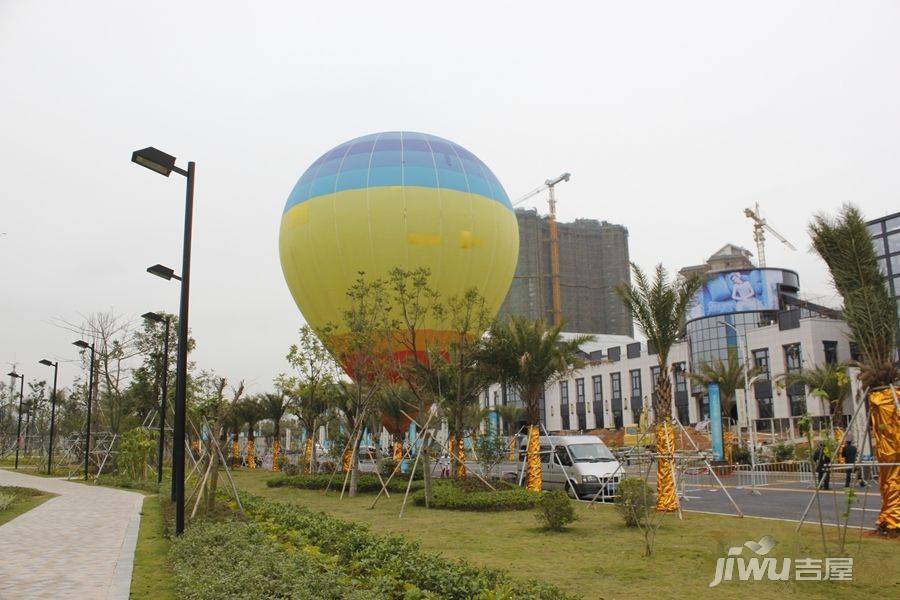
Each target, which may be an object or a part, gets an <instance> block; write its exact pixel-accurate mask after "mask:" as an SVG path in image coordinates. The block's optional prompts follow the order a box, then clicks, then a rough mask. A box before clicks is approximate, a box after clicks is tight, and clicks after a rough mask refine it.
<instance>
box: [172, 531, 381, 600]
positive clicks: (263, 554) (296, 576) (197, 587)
mask: <svg viewBox="0 0 900 600" xmlns="http://www.w3.org/2000/svg"><path fill="white" fill-rule="evenodd" d="M170 559H171V561H170V562H171V564H172V566H173V568H174V579H175V589H177V590H178V597H179V598H184V599H186V600H194V599H196V600H206V599H207V598H324V599H334V600H340V599H342V598H353V597H360V598H361V597H363V594H362V593H359V591H358V590H353V589H352V588H351V587H350V585H349V584H348V583H347V581H349V579H348V578H346V577H345V576H344V575H343V574H342V573H340V572H339V571H335V570H333V569H329V568H328V567H327V566H326V563H325V562H324V561H321V560H316V559H315V558H314V557H313V556H312V555H311V554H309V553H303V552H285V551H284V550H283V549H282V548H281V547H279V546H278V545H277V544H275V543H273V542H272V540H271V539H269V537H268V536H267V535H266V533H264V532H263V531H262V529H261V528H260V526H259V525H257V524H255V523H239V522H235V521H227V522H219V523H212V522H205V523H198V524H196V525H193V526H191V527H189V528H188V529H187V530H186V531H185V532H184V534H183V535H181V536H179V537H178V538H176V539H175V541H174V542H173V544H172V549H171V551H170ZM367 595H368V594H367Z"/></svg>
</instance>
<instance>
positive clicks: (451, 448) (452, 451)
mask: <svg viewBox="0 0 900 600" xmlns="http://www.w3.org/2000/svg"><path fill="white" fill-rule="evenodd" d="M447 454H449V455H450V470H451V471H452V470H453V467H454V465H455V464H456V461H455V460H453V457H454V456H456V436H455V435H451V436H450V437H449V438H447ZM441 476H442V477H443V474H442V475H441Z"/></svg>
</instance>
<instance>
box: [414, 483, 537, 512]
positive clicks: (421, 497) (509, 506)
mask: <svg viewBox="0 0 900 600" xmlns="http://www.w3.org/2000/svg"><path fill="white" fill-rule="evenodd" d="M433 492H434V493H433V494H432V496H433V498H432V501H431V502H430V503H429V505H428V506H429V507H430V508H437V509H444V510H471V511H478V512H492V511H504V510H529V509H532V508H534V507H535V506H537V502H538V500H539V499H540V494H538V493H535V492H530V491H528V490H526V489H524V488H520V487H513V488H504V489H498V490H497V491H495V492H493V491H490V490H487V491H466V489H464V488H463V487H460V486H458V485H456V484H453V483H439V484H437V485H435V486H434V490H433ZM413 502H414V503H415V504H416V505H417V506H425V491H424V490H422V491H419V492H416V493H415V495H413Z"/></svg>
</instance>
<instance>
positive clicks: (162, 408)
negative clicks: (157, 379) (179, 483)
mask: <svg viewBox="0 0 900 600" xmlns="http://www.w3.org/2000/svg"><path fill="white" fill-rule="evenodd" d="M141 316H142V317H144V318H145V319H147V320H148V321H150V322H151V323H165V324H166V337H165V338H164V339H163V359H162V367H161V368H162V377H161V379H162V382H161V387H162V397H161V398H160V401H159V457H158V460H157V461H156V464H157V469H156V483H157V484H162V470H163V453H164V452H165V448H166V399H167V397H168V394H169V324H170V323H171V317H169V315H166V316H165V317H163V316H162V315H160V314H157V313H155V312H147V313H144V314H143V315H141ZM172 500H173V501H174V500H175V478H174V477H173V478H172Z"/></svg>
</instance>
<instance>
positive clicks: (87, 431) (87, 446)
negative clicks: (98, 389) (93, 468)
mask: <svg viewBox="0 0 900 600" xmlns="http://www.w3.org/2000/svg"><path fill="white" fill-rule="evenodd" d="M72 345H73V346H78V347H79V348H81V349H82V350H90V351H91V366H90V369H88V373H89V375H88V393H87V425H86V426H85V428H84V480H85V481H87V479H88V464H89V462H88V461H89V460H90V457H91V398H92V396H93V395H94V343H93V342H91V343H90V344H88V343H87V342H85V341H84V340H78V341H75V342H72Z"/></svg>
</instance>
